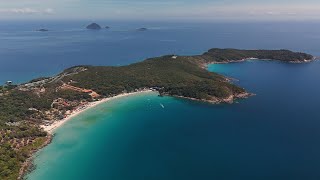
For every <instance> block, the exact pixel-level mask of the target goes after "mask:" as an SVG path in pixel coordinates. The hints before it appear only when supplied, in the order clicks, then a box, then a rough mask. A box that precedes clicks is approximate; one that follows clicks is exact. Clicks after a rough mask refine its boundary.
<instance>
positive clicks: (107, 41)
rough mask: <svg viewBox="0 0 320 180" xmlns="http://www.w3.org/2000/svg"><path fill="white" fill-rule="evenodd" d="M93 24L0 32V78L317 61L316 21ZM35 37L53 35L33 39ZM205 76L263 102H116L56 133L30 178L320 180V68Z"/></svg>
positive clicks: (139, 98) (25, 26)
mask: <svg viewBox="0 0 320 180" xmlns="http://www.w3.org/2000/svg"><path fill="white" fill-rule="evenodd" d="M88 23H89V22H46V23H44V22H42V23H40V22H20V23H18V22H2V23H0V81H6V80H14V81H15V82H24V81H27V80H30V79H31V78H33V77H38V76H47V75H52V74H56V73H58V72H59V71H61V70H63V69H64V68H66V67H69V66H73V65H79V64H91V65H125V64H129V63H132V62H136V61H139V60H142V59H144V58H147V57H153V56H159V55H164V54H183V55H189V54H198V53H202V52H204V51H206V50H207V49H209V48H213V47H221V48H224V47H231V48H241V49H291V50H296V51H304V52H308V53H311V54H313V55H316V56H319V55H320V49H319V47H320V41H319V39H320V32H319V31H318V29H319V27H320V24H318V23H311V22H310V23H298V22H296V23H292V22H291V23H284V22H282V23H279V22H278V23H197V24H196V23H154V22H153V23H150V22H140V23H137V22H135V23H134V22H99V23H100V24H102V25H108V26H111V27H112V29H110V30H101V31H98V32H95V31H87V30H83V26H85V25H86V24H88ZM139 27H147V28H150V30H148V31H146V32H137V31H135V29H136V28H139ZM38 28H48V29H50V30H52V31H49V32H44V33H40V32H35V31H33V30H34V29H38ZM209 70H210V71H214V72H218V73H222V74H225V75H227V76H230V77H233V78H235V79H238V80H239V81H235V82H234V83H236V84H239V85H241V86H243V87H245V88H246V89H247V90H248V91H250V92H253V93H255V94H257V95H256V96H254V97H251V98H249V99H245V100H240V101H238V102H237V103H235V104H232V105H228V104H221V105H210V104H206V103H200V102H192V101H188V100H181V99H176V98H171V97H158V96H157V94H155V93H148V94H139V95H135V96H130V97H125V98H119V99H115V100H113V101H110V102H108V103H105V104H102V105H100V106H97V107H96V108H93V109H90V110H88V111H86V112H84V113H83V114H81V115H80V116H77V117H75V118H74V119H72V120H71V121H69V122H67V123H66V124H65V125H64V126H63V127H61V128H60V129H58V130H57V131H56V134H55V137H54V140H53V142H52V143H51V144H50V145H49V146H47V147H46V148H44V149H43V150H41V151H40V152H39V153H37V156H36V158H35V165H36V170H35V171H33V172H32V173H30V174H29V175H28V179H31V180H43V179H46V180H56V179H59V180H70V179H79V180H82V179H112V180H128V179H130V180H141V179H146V180H163V179H166V180H180V179H183V180H194V179H205V180H209V179H210V180H212V179H219V180H222V179H225V180H257V179H259V180H269V179H273V180H283V179H290V180H301V179H306V180H313V179H314V180H316V179H320V171H319V169H320V153H319V152H320V141H319V137H320V131H319V129H320V113H319V105H320V96H319V92H320V61H315V62H312V63H307V64H287V63H281V62H278V61H247V62H244V63H233V64H218V65H217V64H216V65H211V66H210V67H209Z"/></svg>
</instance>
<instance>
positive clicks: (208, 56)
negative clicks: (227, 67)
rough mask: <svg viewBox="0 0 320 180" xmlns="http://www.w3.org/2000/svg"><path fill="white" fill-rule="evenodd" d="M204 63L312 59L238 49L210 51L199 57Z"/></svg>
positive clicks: (266, 51)
mask: <svg viewBox="0 0 320 180" xmlns="http://www.w3.org/2000/svg"><path fill="white" fill-rule="evenodd" d="M201 58H203V59H204V60H205V62H206V63H212V62H228V61H239V60H244V59H248V58H257V59H269V60H280V61H285V62H304V61H305V60H307V61H309V60H312V59H313V56H312V55H310V54H306V53H301V52H292V51H289V50H239V49H218V48H215V49H210V50H209V51H208V52H206V53H204V54H203V55H201Z"/></svg>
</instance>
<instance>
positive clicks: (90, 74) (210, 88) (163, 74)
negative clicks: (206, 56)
mask: <svg viewBox="0 0 320 180" xmlns="http://www.w3.org/2000/svg"><path fill="white" fill-rule="evenodd" d="M69 80H73V81H76V82H77V83H75V84H74V85H75V86H79V87H83V88H87V89H93V90H94V91H96V92H98V93H100V94H102V95H104V96H110V95H114V94H119V93H122V92H123V91H134V90H135V89H140V88H151V87H160V88H163V89H162V90H161V92H163V93H168V94H170V95H179V96H185V97H190V98H199V99H210V96H215V97H217V98H225V97H228V96H230V95H232V94H234V93H241V92H244V89H242V88H239V87H237V86H235V85H231V84H229V83H228V82H226V80H225V78H224V77H222V76H221V75H218V74H216V73H211V72H208V71H207V70H205V69H203V68H201V67H200V66H199V65H198V64H196V62H195V61H194V59H193V58H190V57H178V58H177V59H173V58H172V56H163V57H159V58H153V59H149V60H146V61H143V62H140V63H135V64H132V65H129V66H122V67H90V66H89V67H87V71H84V72H81V73H79V74H77V75H74V76H69V77H67V78H65V79H64V81H69Z"/></svg>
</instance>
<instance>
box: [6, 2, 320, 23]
mask: <svg viewBox="0 0 320 180" xmlns="http://www.w3.org/2000/svg"><path fill="white" fill-rule="evenodd" d="M319 10H320V1H319V0H304V1H302V0H268V1H267V0H0V19H140V20H166V19H168V20H170V19H186V20H188V19H190V20H199V19H203V20H216V19H218V20H219V19H222V20H224V19H230V20H264V19H265V20H283V19H292V20H312V19H317V18H318V17H319V15H320V13H319V12H320V11H319Z"/></svg>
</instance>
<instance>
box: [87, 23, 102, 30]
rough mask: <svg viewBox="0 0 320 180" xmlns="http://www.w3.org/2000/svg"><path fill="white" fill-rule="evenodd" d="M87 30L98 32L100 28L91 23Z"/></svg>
mask: <svg viewBox="0 0 320 180" xmlns="http://www.w3.org/2000/svg"><path fill="white" fill-rule="evenodd" d="M87 29H91V30H100V29H101V26H100V25H99V24H97V23H91V24H89V25H88V26H87Z"/></svg>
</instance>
